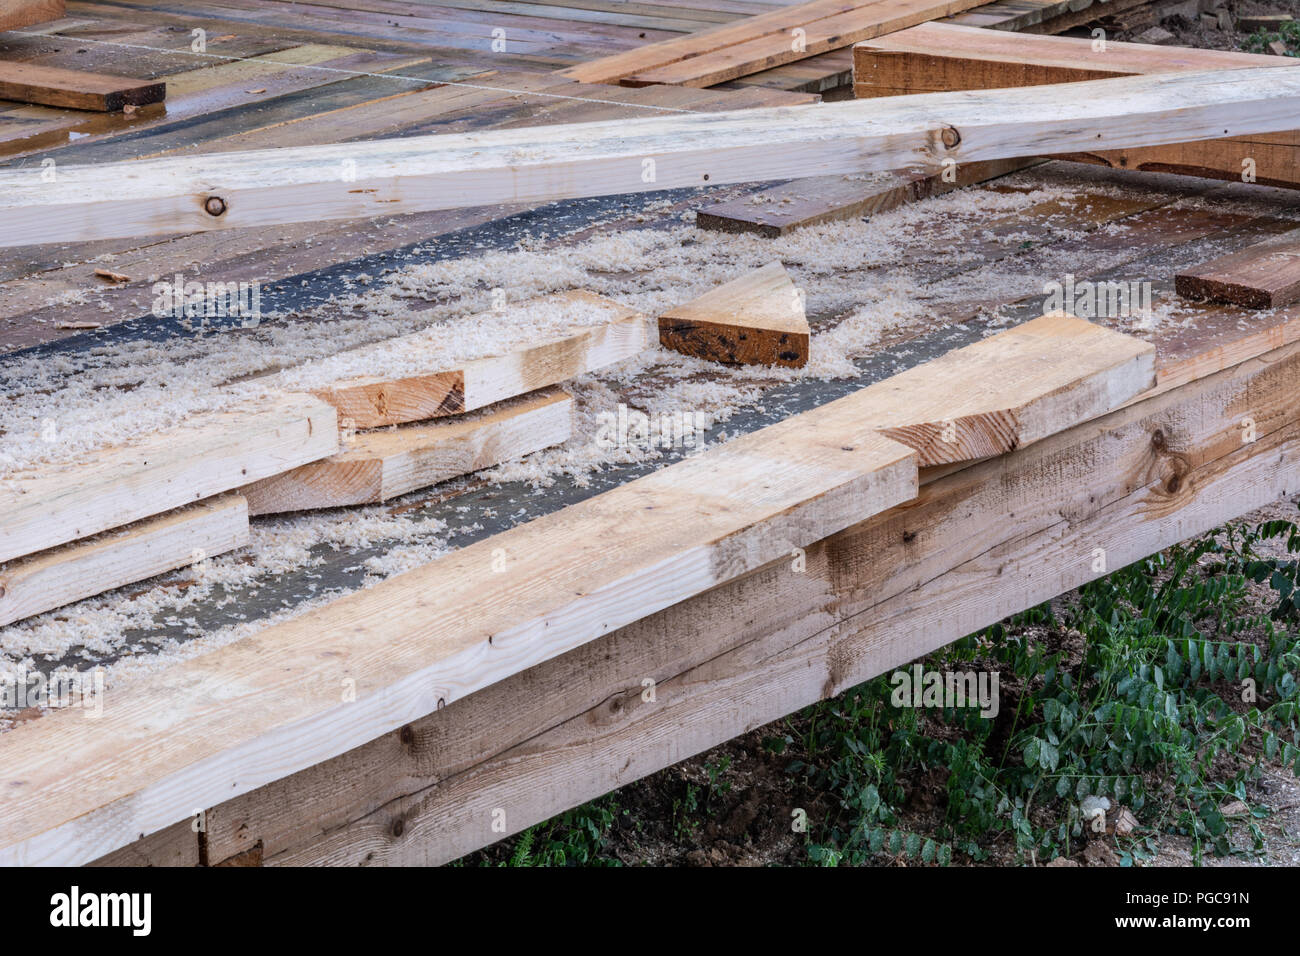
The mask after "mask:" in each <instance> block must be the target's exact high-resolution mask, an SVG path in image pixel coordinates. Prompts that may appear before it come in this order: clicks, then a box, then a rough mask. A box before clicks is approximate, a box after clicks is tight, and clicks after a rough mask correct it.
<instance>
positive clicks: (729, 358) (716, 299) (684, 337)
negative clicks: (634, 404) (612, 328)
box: [659, 262, 809, 368]
mask: <svg viewBox="0 0 1300 956" xmlns="http://www.w3.org/2000/svg"><path fill="white" fill-rule="evenodd" d="M808 336H809V330H808V319H807V318H806V317H805V316H804V309H803V296H802V295H801V294H800V292H799V290H798V289H797V288H795V284H794V282H793V281H791V279H790V276H789V274H787V273H786V271H785V266H783V265H781V263H780V262H770V263H768V264H767V265H765V266H763V267H762V268H761V269H754V270H752V271H750V272H747V273H745V274H744V275H742V276H740V277H739V278H737V279H733V280H732V281H730V282H728V283H726V284H725V285H720V286H718V287H717V288H716V289H711V290H709V291H708V292H706V293H704V295H701V296H699V297H697V298H695V299H692V300H691V301H690V302H687V303H684V304H682V305H679V306H677V307H675V308H673V309H670V310H669V311H667V312H665V313H664V314H663V315H661V316H659V344H660V345H662V346H663V347H664V348H668V349H672V350H674V351H676V352H681V353H682V354H683V355H693V356H695V357H696V358H702V359H706V360H708V361H713V362H725V363H727V364H729V365H781V366H784V367H786V368H802V367H803V366H805V365H807V364H808Z"/></svg>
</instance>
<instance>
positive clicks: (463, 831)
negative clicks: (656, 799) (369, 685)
mask: <svg viewBox="0 0 1300 956" xmlns="http://www.w3.org/2000/svg"><path fill="white" fill-rule="evenodd" d="M1297 390H1300V346H1297V345H1291V346H1287V347H1283V348H1281V349H1277V350H1274V351H1272V352H1266V353H1264V354H1263V355H1257V356H1256V357H1254V358H1251V359H1249V360H1247V361H1246V362H1245V363H1243V364H1240V365H1238V366H1236V367H1233V368H1230V369H1228V370H1225V371H1222V372H1219V373H1216V374H1214V375H1212V376H1209V377H1207V378H1205V379H1203V380H1200V381H1192V382H1183V383H1182V384H1180V385H1178V386H1177V387H1175V388H1171V389H1170V390H1169V391H1167V392H1163V393H1161V394H1160V395H1158V396H1156V397H1152V398H1146V399H1144V400H1141V401H1139V402H1136V403H1134V404H1132V405H1130V406H1129V407H1127V408H1125V409H1124V410H1122V411H1119V412H1116V413H1113V414H1111V415H1108V416H1106V417H1104V418H1101V419H1098V420H1096V421H1093V422H1089V423H1087V424H1084V425H1080V426H1077V427H1075V428H1073V429H1069V430H1067V431H1065V432H1062V433H1060V434H1058V435H1056V436H1054V437H1052V438H1049V439H1047V440H1045V441H1043V442H1041V443H1039V444H1037V445H1035V446H1032V447H1030V448H1027V449H1022V450H1019V451H1016V452H1013V453H1012V454H1010V455H1006V456H1003V457H1000V458H996V459H993V460H991V461H987V462H984V463H981V464H977V465H973V466H971V467H968V468H966V469H964V470H962V471H958V472H955V473H949V474H946V475H943V476H942V477H937V478H935V479H934V480H932V481H929V482H927V483H926V484H924V486H923V488H922V490H921V493H920V496H919V497H918V499H917V500H916V501H914V502H909V503H908V504H906V505H904V506H901V507H898V508H894V509H892V510H890V511H888V512H885V513H884V514H881V515H878V516H876V517H873V518H870V519H867V520H866V521H864V522H861V523H859V524H856V525H854V526H853V527H851V528H848V529H846V530H844V531H842V532H840V533H838V534H836V535H833V536H832V537H830V538H828V539H826V540H825V541H822V542H819V543H818V544H817V545H815V546H814V547H812V548H810V549H808V552H807V556H806V562H805V564H803V565H802V566H800V565H796V564H795V563H794V562H792V561H790V560H782V561H778V562H774V563H773V564H771V565H768V566H766V567H764V568H762V569H760V570H758V571H755V572H753V573H751V574H749V575H746V576H743V577H741V578H738V579H736V580H734V581H731V582H729V583H727V584H726V585H723V586H722V587H719V588H715V589H713V590H711V591H709V592H708V593H706V594H703V595H700V596H699V597H697V598H694V599H692V600H690V601H686V602H683V603H681V604H678V605H675V606H673V607H670V608H667V609H665V610H663V611H661V612H659V613H657V614H655V615H652V616H651V617H648V618H646V619H644V620H642V621H638V622H637V623H635V624H632V625H629V626H628V627H625V628H623V629H621V630H618V631H615V632H613V633H611V634H607V635H605V636H603V637H601V638H599V639H598V640H596V641H593V642H592V643H590V644H587V645H584V646H583V647H581V648H578V649H577V650H575V651H573V652H571V653H569V654H566V655H563V656H561V657H559V658H556V659H554V660H552V661H548V662H546V663H544V664H540V665H538V666H536V667H533V668H531V669H529V670H527V671H525V672H522V673H520V674H517V675H515V676H513V677H511V678H509V679H507V680H504V681H502V682H500V683H498V684H495V685H493V686H492V687H489V688H486V689H485V690H483V691H480V692H479V693H477V694H474V695H472V696H470V697H468V698H465V699H463V700H461V701H457V702H455V703H453V704H450V705H449V706H448V707H446V708H445V709H443V710H438V711H436V712H432V713H430V714H428V715H427V716H425V717H422V718H420V719H418V720H416V721H413V722H412V723H410V724H407V725H404V726H403V727H401V728H400V729H399V730H397V731H394V732H391V733H387V734H383V735H382V736H379V737H377V738H376V739H375V740H373V741H370V742H368V743H367V744H365V745H363V746H361V747H358V748H356V749H354V750H352V751H350V752H348V753H346V754H342V755H340V756H338V757H336V758H333V759H331V760H328V761H325V762H323V763H321V764H318V765H316V766H313V767H310V768H308V769H306V770H303V771H301V772H299V773H296V774H294V775H292V776H289V777H286V778H284V779H282V780H279V781H277V782H275V783H273V784H269V785H267V786H265V787H262V788H259V789H257V790H254V791H252V792H250V793H247V794H244V795H243V796H240V797H236V798H234V799H232V800H227V801H224V802H222V803H220V804H218V805H216V806H214V807H209V808H208V809H207V811H206V813H205V814H204V822H205V825H206V829H205V831H204V833H203V836H202V853H203V854H204V855H203V856H202V857H200V848H199V842H198V840H197V839H196V836H195V834H194V833H193V832H192V830H191V826H190V823H189V821H185V822H184V823H181V824H178V825H176V826H174V827H170V828H168V829H166V830H162V831H159V832H157V833H155V834H151V835H150V836H149V837H147V838H145V839H142V840H139V841H137V842H135V843H133V844H131V845H129V846H127V847H124V848H123V849H122V850H121V851H119V852H117V853H114V854H112V855H110V856H109V857H107V858H105V859H104V860H103V861H102V862H104V863H114V864H123V863H129V864H152V865H162V864H189V865H193V864H195V863H197V862H200V860H202V861H203V862H208V863H211V864H219V863H223V862H227V861H229V862H232V863H238V864H265V865H286V864H330V865H402V864H423V865H428V864H437V863H442V862H445V861H447V860H451V859H455V858H456V857H459V856H462V855H463V854H465V853H468V852H471V851H473V850H475V849H478V848H479V847H482V846H485V845H487V844H490V843H493V842H495V841H497V840H499V839H501V838H502V837H503V836H505V835H507V834H509V833H515V832H518V831H519V830H521V829H523V828H525V827H528V826H531V825H532V824H535V823H537V822H540V821H542V820H545V819H548V818H549V817H551V816H553V815H555V814H557V813H559V812H561V811H563V810H565V809H568V808H569V807H572V806H575V805H577V804H580V803H582V802H583V801H586V800H589V799H592V798H594V797H596V796H599V795H600V794H602V793H606V792H608V791H610V790H612V789H615V788H617V787H620V786H624V785H626V784H628V783H630V782H632V781H633V780H636V779H638V778H640V777H642V776H645V775H646V774H649V773H653V772H655V771H656V770H659V769H662V768H663V767H666V766H670V765H671V764H673V763H676V762H678V761H680V760H682V759H685V758H686V757H688V756H691V755H692V754H695V753H699V752H701V751H703V750H705V749H707V748H709V747H711V746H715V745H717V744H719V743H722V742H724V741H726V740H729V739H731V738H733V737H735V736H737V735H739V734H742V733H745V732H747V731H750V730H753V729H755V728H756V727H760V726H762V725H763V724H765V723H767V722H769V721H771V720H774V719H777V718H779V717H781V716H783V715H785V714H787V713H791V712H793V711H795V710H797V709H799V708H800V707H803V706H806V705H808V704H811V703H813V702H815V701H817V700H820V699H823V698H826V697H829V696H831V695H834V694H837V693H840V692H841V691H843V690H845V689H846V688H848V687H851V686H853V685H854V684H856V683H859V682H861V681H863V680H867V679H869V678H871V677H874V676H876V675H878V674H880V673H885V672H888V671H889V670H890V669H891V668H894V667H897V666H901V665H902V664H904V663H906V662H907V661H910V660H914V659H916V658H917V657H919V656H921V655H923V654H926V653H929V652H931V651H934V650H936V649H937V648H939V647H941V646H943V645H944V644H946V643H948V642H949V641H951V640H953V639H956V638H958V637H961V636H963V635H965V634H968V633H971V632H972V631H975V630H978V629H979V628H981V627H984V626H986V625H988V624H991V623H993V622H995V621H998V620H1000V619H1002V618H1003V617H1005V616H1006V615H1008V614H1012V613H1016V612H1018V611H1022V610H1025V609H1027V608H1029V607H1032V606H1034V605H1035V604H1037V603H1040V602H1042V601H1045V600H1049V599H1050V598H1052V597H1054V596H1056V595H1057V594H1059V593H1061V592H1063V591H1066V590H1069V589H1070V588H1073V587H1077V586H1079V585H1080V584H1083V583H1085V582H1086V581H1088V580H1091V579H1093V578H1095V577H1097V576H1098V575H1099V574H1101V573H1103V572H1102V571H1100V570H1099V567H1104V568H1105V569H1106V570H1114V569H1116V568H1119V567H1122V566H1124V565H1125V564H1127V563H1129V562H1131V561H1135V560H1138V559H1140V558H1142V557H1144V556H1146V555H1148V554H1151V553H1153V552H1155V551H1158V550H1160V549H1161V548H1164V547H1167V546H1169V545H1172V544H1174V543H1175V542H1178V541H1182V540H1185V539H1186V538H1187V537H1188V536H1190V535H1194V534H1197V533H1200V532H1202V531H1205V530H1207V529H1209V528H1212V527H1214V526H1216V525H1218V524H1220V523H1222V522H1223V521H1226V520H1229V519H1231V518H1233V517H1235V516H1237V515H1239V514H1242V513H1244V512H1246V511H1247V510H1249V509H1252V508H1255V507H1258V506H1260V505H1263V504H1266V503H1268V502H1270V501H1274V500H1276V499H1277V498H1278V497H1279V496H1281V495H1282V494H1285V493H1288V492H1289V493H1294V492H1296V491H1300V406H1297V405H1296V403H1295V401H1294V396H1295V394H1296V393H1297ZM1245 418H1250V419H1252V420H1254V421H1256V422H1257V423H1260V424H1259V428H1258V431H1257V434H1256V435H1255V436H1254V437H1255V440H1254V441H1253V442H1245V441H1243V440H1242V436H1243V433H1242V430H1241V421H1242V420H1243V419H1245ZM1099 548H1100V549H1102V555H1101V557H1102V558H1103V559H1104V563H1103V564H1101V565H1099V563H1098V552H1097V549H1099ZM742 608H743V613H739V612H738V609H742ZM647 680H650V681H653V682H654V684H653V688H654V693H653V695H651V694H648V693H647V685H646V684H645V681H647Z"/></svg>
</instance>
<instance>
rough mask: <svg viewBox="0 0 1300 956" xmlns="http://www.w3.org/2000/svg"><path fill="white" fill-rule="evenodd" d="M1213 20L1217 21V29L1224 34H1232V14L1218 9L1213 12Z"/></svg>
mask: <svg viewBox="0 0 1300 956" xmlns="http://www.w3.org/2000/svg"><path fill="white" fill-rule="evenodd" d="M1214 19H1215V20H1216V21H1218V24H1219V29H1220V30H1222V31H1223V32H1224V33H1231V32H1232V14H1230V13H1229V12H1228V11H1227V10H1224V9H1223V8H1220V9H1218V10H1215V11H1214Z"/></svg>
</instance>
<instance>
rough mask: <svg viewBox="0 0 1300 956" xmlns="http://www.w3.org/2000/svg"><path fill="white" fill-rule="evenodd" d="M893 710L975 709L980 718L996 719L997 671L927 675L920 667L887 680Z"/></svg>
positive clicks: (894, 675)
mask: <svg viewBox="0 0 1300 956" xmlns="http://www.w3.org/2000/svg"><path fill="white" fill-rule="evenodd" d="M889 683H890V684H891V685H893V688H894V691H893V693H892V694H890V696H889V702H890V703H891V704H893V705H894V706H895V707H951V708H953V709H961V708H965V707H978V708H979V712H980V716H981V717H996V716H997V715H998V706H999V705H998V673H997V671H927V670H926V669H925V668H924V667H922V666H921V665H920V664H913V665H912V666H911V668H909V669H907V670H899V671H894V673H893V674H891V675H890V677H889Z"/></svg>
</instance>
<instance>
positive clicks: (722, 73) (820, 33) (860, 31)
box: [622, 0, 980, 86]
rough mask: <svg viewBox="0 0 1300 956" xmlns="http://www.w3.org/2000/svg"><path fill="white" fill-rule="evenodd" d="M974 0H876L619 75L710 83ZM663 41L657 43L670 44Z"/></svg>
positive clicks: (643, 82)
mask: <svg viewBox="0 0 1300 956" xmlns="http://www.w3.org/2000/svg"><path fill="white" fill-rule="evenodd" d="M979 2H980V0H877V2H875V3H870V4H867V5H865V6H862V7H859V8H858V9H856V10H851V11H849V12H847V13H842V14H839V15H838V16H833V17H826V18H824V19H820V20H814V21H810V22H808V23H805V24H803V26H802V30H803V34H802V35H801V36H799V37H797V38H796V37H795V36H793V35H792V34H791V33H790V32H784V33H775V34H768V35H765V36H759V37H754V38H753V39H750V40H747V41H745V42H743V43H736V44H734V45H731V46H727V47H725V48H723V49H720V50H714V51H713V52H711V53H706V54H703V55H701V56H695V57H690V58H688V59H678V60H675V61H672V62H666V63H664V64H663V65H661V66H657V67H655V68H653V69H644V70H638V71H637V72H635V73H632V74H630V75H628V76H626V77H624V78H623V79H622V82H623V84H624V85H626V86H649V85H650V84H653V83H667V84H672V85H675V86H713V85H714V84H715V83H725V82H727V81H728V80H734V79H736V78H738V77H742V76H749V75H750V74H751V73H758V72H759V71H761V70H769V69H771V68H773V67H776V66H781V65H782V64H785V63H793V62H794V61H796V60H802V59H804V58H806V57H810V56H816V55H817V54H819V53H827V52H829V51H831V50H838V49H840V48H841V47H847V46H851V45H853V44H854V43H857V42H859V41H861V40H870V39H872V38H873V37H878V36H881V35H883V34H888V33H893V32H894V31H896V30H902V29H905V28H906V27H910V26H914V25H915V24H918V23H924V22H925V21H927V20H934V19H937V18H939V17H946V16H951V15H952V14H954V13H961V12H962V11H963V10H969V9H970V8H971V7H975V6H978V5H979ZM676 42H677V40H676V39H675V38H674V39H673V40H664V41H661V44H660V45H665V44H674V43H676Z"/></svg>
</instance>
